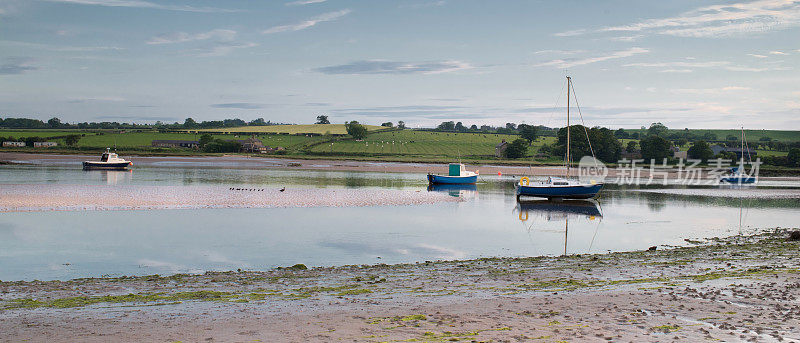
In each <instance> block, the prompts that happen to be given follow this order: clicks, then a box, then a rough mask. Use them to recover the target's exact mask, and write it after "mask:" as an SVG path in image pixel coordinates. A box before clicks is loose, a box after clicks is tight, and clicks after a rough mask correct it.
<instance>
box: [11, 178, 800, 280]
mask: <svg viewBox="0 0 800 343" xmlns="http://www.w3.org/2000/svg"><path fill="white" fill-rule="evenodd" d="M482 179H483V181H482V183H481V184H479V185H477V187H467V188H465V189H433V190H427V189H426V182H425V180H424V175H420V174H404V173H358V172H322V171H297V170H251V169H223V168H208V167H205V168H197V167H195V166H191V165H187V166H180V165H175V164H172V165H170V166H145V167H138V166H137V168H136V170H134V171H132V172H113V171H112V172H108V171H91V172H84V171H81V170H80V169H78V168H75V166H71V165H65V166H55V167H41V166H0V188H1V187H2V185H3V184H21V183H38V184H47V183H58V184H111V185H122V184H125V185H130V184H134V185H135V184H140V185H197V184H205V185H220V186H227V185H231V186H234V185H236V186H245V185H254V186H256V185H257V186H259V187H262V188H263V187H276V188H280V187H284V186H289V187H311V188H314V187H327V188H343V187H359V188H361V187H366V188H392V189H415V190H421V191H435V192H446V193H447V194H450V195H452V196H459V197H462V198H464V200H465V201H464V202H459V203H443V204H436V205H420V206H399V207H389V206H377V207H358V208H273V209H199V210H156V211H87V212H39V213H0V280H6V281H8V280H32V279H40V280H50V279H70V278H77V277H97V276H103V275H109V276H120V275H134V274H135V275H142V274H171V273H183V272H203V271H206V270H235V269H238V268H242V269H250V270H263V269H269V268H273V267H276V266H287V265H292V264H295V263H304V264H306V265H308V266H330V265H344V264H374V263H400V262H417V261H426V260H437V259H465V258H476V257H488V256H539V255H559V254H563V253H564V252H565V250H566V252H567V253H570V254H575V253H603V252H608V251H626V250H637V249H645V248H647V247H650V246H653V245H683V244H686V242H684V239H686V238H703V237H712V236H725V235H733V234H737V233H739V232H745V233H746V232H750V231H752V230H753V229H755V228H765V227H775V226H793V225H794V226H796V223H797V222H798V221H799V220H800V211H798V209H800V201H798V200H749V199H744V200H740V199H723V198H708V197H705V198H703V197H686V196H674V195H665V194H657V193H656V194H652V193H643V192H638V191H636V190H635V189H631V188H626V187H621V186H614V185H609V186H607V187H606V189H605V190H604V191H603V193H602V198H601V199H600V200H599V202H598V204H597V205H595V204H592V203H585V202H578V203H571V202H565V203H560V204H552V203H547V202H534V203H528V204H525V205H518V204H517V202H516V201H515V199H514V196H513V192H514V188H513V187H514V186H513V182H514V180H513V179H510V178H499V177H497V176H488V177H482ZM673 187H674V186H673ZM759 187H762V188H770V187H777V188H787V187H788V188H796V187H800V184H796V183H791V182H788V183H787V182H784V183H770V182H763V183H762V184H761V185H760V186H759ZM744 191H747V190H744ZM567 227H568V231H566V232H565V228H567Z"/></svg>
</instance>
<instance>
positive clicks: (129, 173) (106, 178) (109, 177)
mask: <svg viewBox="0 0 800 343" xmlns="http://www.w3.org/2000/svg"><path fill="white" fill-rule="evenodd" d="M86 173H89V174H99V175H100V179H101V180H103V182H105V183H106V184H107V185H111V186H113V185H117V184H120V183H130V181H131V179H132V178H133V170H132V169H128V170H87V171H86Z"/></svg>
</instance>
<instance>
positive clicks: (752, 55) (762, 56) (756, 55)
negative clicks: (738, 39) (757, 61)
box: [747, 54, 767, 58]
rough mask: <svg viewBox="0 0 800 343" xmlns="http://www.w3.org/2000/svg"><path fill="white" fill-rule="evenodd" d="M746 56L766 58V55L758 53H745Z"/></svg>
mask: <svg viewBox="0 0 800 343" xmlns="http://www.w3.org/2000/svg"><path fill="white" fill-rule="evenodd" d="M747 56H751V57H755V58H767V56H764V55H759V54H747Z"/></svg>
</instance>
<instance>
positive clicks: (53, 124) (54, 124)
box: [47, 117, 61, 129]
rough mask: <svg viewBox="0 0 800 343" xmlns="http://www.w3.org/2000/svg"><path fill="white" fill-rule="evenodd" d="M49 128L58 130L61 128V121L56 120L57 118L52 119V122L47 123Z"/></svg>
mask: <svg viewBox="0 0 800 343" xmlns="http://www.w3.org/2000/svg"><path fill="white" fill-rule="evenodd" d="M47 126H50V127H51V128H54V129H57V128H59V127H60V126H61V119H58V118H55V117H54V118H50V120H48V121H47Z"/></svg>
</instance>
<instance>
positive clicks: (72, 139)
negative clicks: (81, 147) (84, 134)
mask: <svg viewBox="0 0 800 343" xmlns="http://www.w3.org/2000/svg"><path fill="white" fill-rule="evenodd" d="M80 139H81V135H69V136H67V137H65V138H64V144H66V145H68V146H75V144H78V141H79V140H80Z"/></svg>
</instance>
